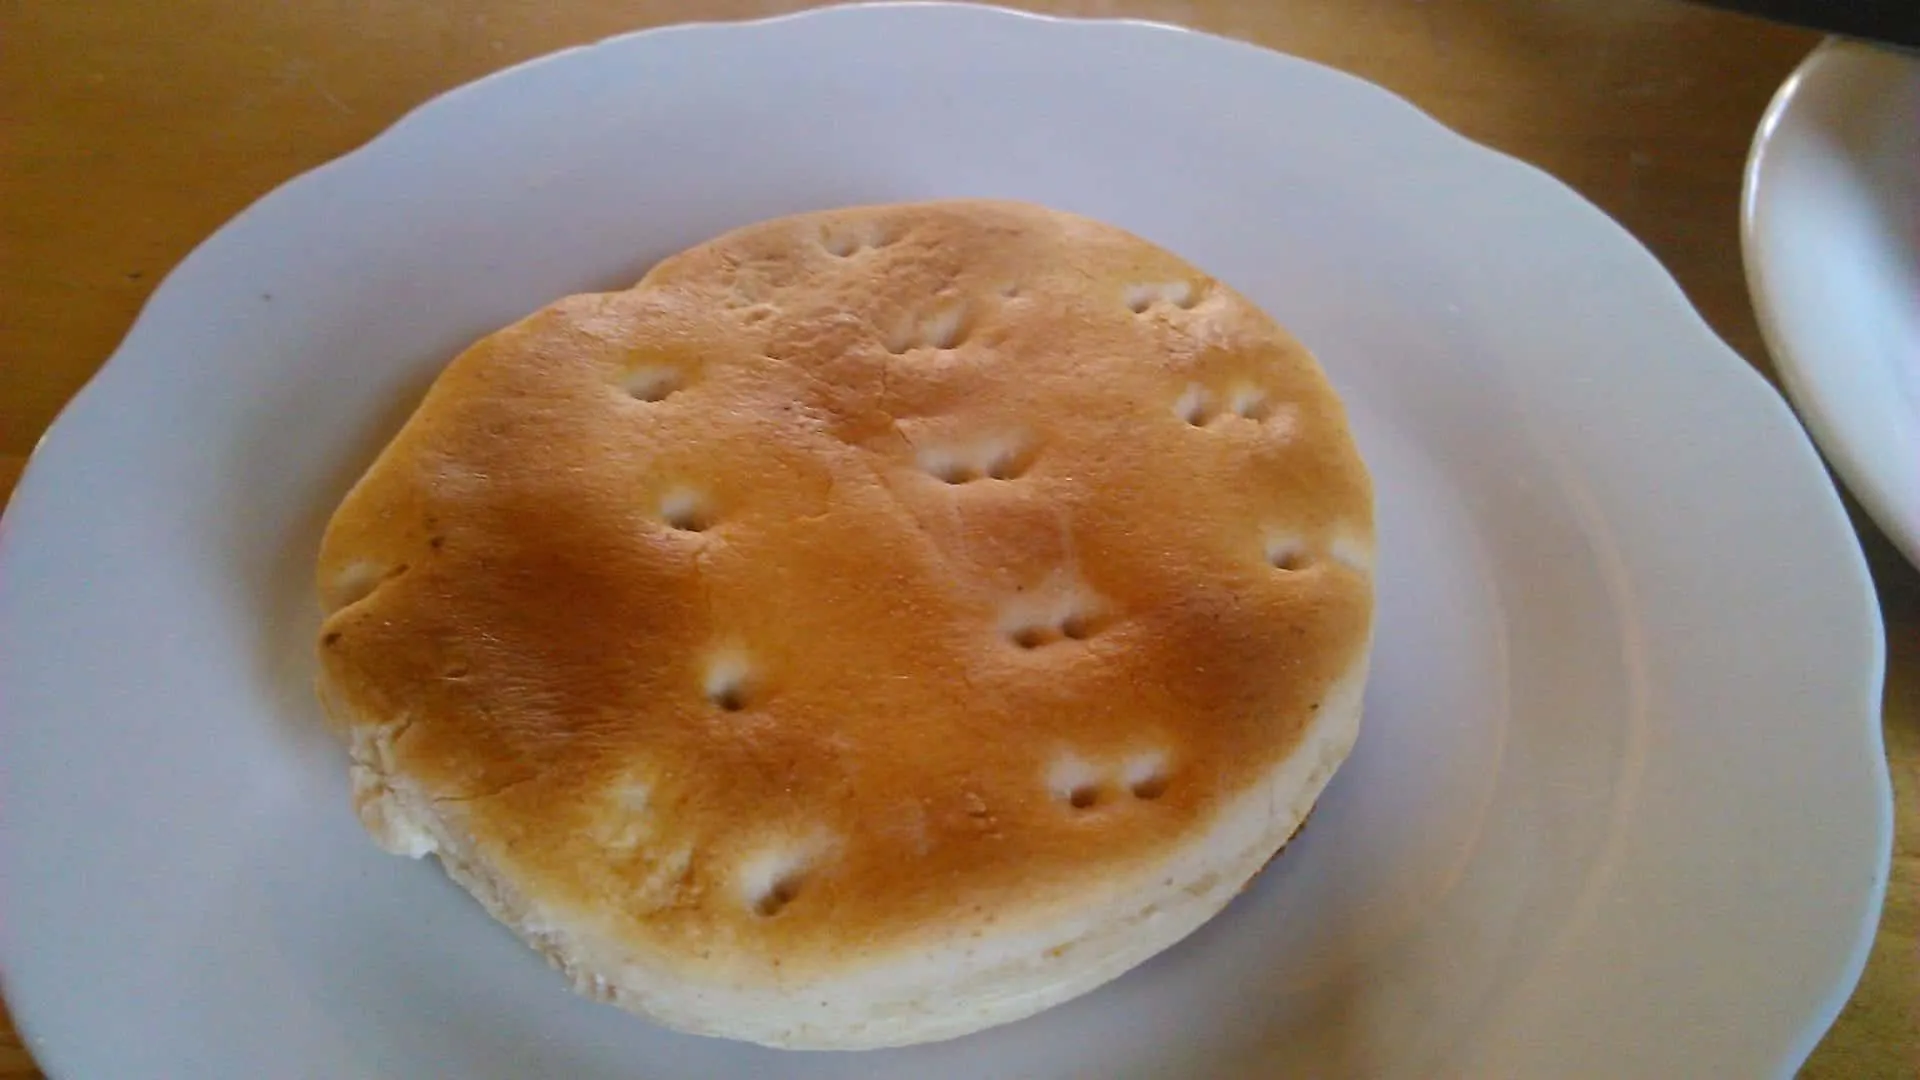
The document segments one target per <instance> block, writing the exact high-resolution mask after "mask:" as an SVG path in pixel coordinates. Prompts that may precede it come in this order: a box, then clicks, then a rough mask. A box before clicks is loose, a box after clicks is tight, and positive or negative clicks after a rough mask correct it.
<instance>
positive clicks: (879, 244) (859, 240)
mask: <svg viewBox="0 0 1920 1080" xmlns="http://www.w3.org/2000/svg"><path fill="white" fill-rule="evenodd" d="M892 242H893V238H892V237H891V236H889V235H888V234H887V231H886V230H885V229H884V228H883V227H882V226H881V225H880V223H879V222H877V221H872V220H868V221H858V222H836V223H835V224H832V225H828V226H826V227H825V228H823V229H822V230H821V231H820V246H821V247H822V248H823V249H825V250H826V253H827V254H829V255H832V256H833V257H834V258H836V259H844V258H847V257H849V256H852V255H856V254H858V253H859V252H860V251H861V250H862V249H865V248H883V247H886V246H887V245H888V244H890V243H892Z"/></svg>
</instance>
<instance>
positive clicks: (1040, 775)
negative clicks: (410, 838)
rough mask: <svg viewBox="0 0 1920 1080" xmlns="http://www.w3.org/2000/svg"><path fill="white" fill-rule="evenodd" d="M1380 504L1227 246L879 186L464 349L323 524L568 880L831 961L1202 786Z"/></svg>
mask: <svg viewBox="0 0 1920 1080" xmlns="http://www.w3.org/2000/svg"><path fill="white" fill-rule="evenodd" d="M1240 413H1246V414H1248V415H1245V416H1243V415H1240ZM1371 547H1372V510H1371V496H1370V493H1369V488H1368V481H1367V476H1366V473H1365V470H1364V468H1363V466H1362V465H1361V462H1360V460H1359V458H1358V457H1357V455H1356V453H1355V451H1354V448H1353V446H1352V443H1351V441H1350V439H1349V437H1348V434H1347V431H1346V427H1345V420H1344V416H1343V413H1342V410H1341V408H1340V405H1339V403H1338V401H1337V399H1336V398H1335V397H1334V395H1333V393H1332V391H1331V390H1330V389H1329V388H1328V386H1327V384H1326V382H1325V380H1324V377H1323V376H1322V374H1321V372H1320V370H1319V368H1318V367H1317V365H1316V364H1315V363H1314V361H1313V360H1312V358H1311V357H1310V356H1309V355H1308V354H1307V353H1306V352H1305V351H1304V350H1303V349H1302V348H1301V347H1300V346H1299V345H1298V344H1297V343H1295V342H1294V341H1293V340H1292V339H1291V338H1290V337H1288V336H1287V335H1286V334H1285V333H1283V332H1282V331H1281V330H1279V329H1278V328H1277V327H1276V326H1275V325H1274V324H1273V323H1272V322H1271V321H1270V320H1269V319H1268V318H1267V317H1266V316H1264V315H1263V314H1262V313H1260V312H1259V311H1258V310H1257V309H1255V308H1254V307H1253V306H1252V305H1251V304H1249V303H1247V302H1246V301H1245V300H1244V299H1242V298H1241V297H1240V296H1238V295H1237V294H1236V293H1234V292H1233V291H1232V290H1230V289H1229V288H1227V287H1226V286H1224V285H1223V284H1221V283H1219V282H1217V281H1214V280H1211V279H1209V278H1207V277H1206V276H1204V275H1203V274H1201V273H1199V272H1198V271H1196V270H1195V269H1193V268H1192V267H1191V266H1188V265H1187V264H1185V263H1184V262H1182V261H1180V260H1178V259H1177V258H1175V257H1173V256H1172V255H1170V254H1168V253H1166V252H1164V251H1161V250H1160V249H1158V248H1155V247H1153V246H1151V245H1148V244H1146V243H1144V242H1143V241H1140V240H1138V239H1136V238H1134V237H1132V236H1130V235H1128V234H1125V233H1123V232H1121V231H1119V230H1117V229H1113V228H1111V227H1108V226H1105V225H1101V224H1097V223H1095V222H1092V221H1088V220H1085V219H1081V218H1077V217H1072V216H1068V215H1064V214H1058V213H1054V212H1051V211H1047V210H1042V209H1039V208H1036V207H1030V206H1024V205H1020V204H1010V203H995V202H943V203H927V204H913V205H902V206H887V207H871V208H858V209H852V210H845V211H838V212H831V213H822V214H809V215H803V216H800V217H794V218H786V219H781V220H779V221H774V222H768V223H765V224H761V225H756V226H752V227H749V228H746V229H742V230H740V231H737V232H734V233H731V234H728V235H726V236H723V237H721V238H719V239H717V240H715V241H712V242H711V243H708V244H705V245H702V246H700V247H697V248H695V249H693V250H691V251H688V252H686V253H684V254H681V255H679V256H676V257H674V258H671V259H668V260H667V261H665V262H663V263H662V264H660V265H659V266H658V267H656V268H655V269H654V270H653V272H651V273H649V274H648V275H647V276H646V278H645V279H644V280H643V281H641V282H640V284H639V285H637V286H636V287H634V288H633V289H630V290H627V291H623V292H616V293H610V294H600V295H588V296H575V297H569V298H567V299H565V300H562V301H560V302H558V303H556V304H554V305H552V306H550V307H548V308H546V309H545V310H543V311H540V312H538V313H536V314H535V315H533V316H531V317H529V318H527V319H526V320H523V321H522V322H520V323H518V324H515V325H514V326H511V327H508V328H507V329H505V330H502V331H500V332H499V333H497V334H494V335H492V336H491V337H488V338H486V339H485V340H483V341H481V342H480V343H478V344H476V345H475V346H474V347H473V348H471V349H469V350H468V351H467V352H465V353H463V354H462V355H461V356H460V357H458V358H457V359H456V360H455V361H454V362H453V363H452V364H451V365H450V366H449V367H448V368H447V370H446V371H445V373H444V374H443V375H442V376H441V377H440V379H439V380H438V381H437V382H436V383H435V384H434V386H433V388H432V390H431V391H430V392H429V393H428V395H427V397H426V399H425V401H424V402H423V403H422V405H421V406H420V408H419V410H418V411H417V413H416V414H415V415H414V416H413V418H412V419H411V420H410V421H409V422H408V423H407V425H406V427H405V428H404V429H403V430H402V431H401V433H400V434H399V435H398V436H397V437H396V438H395V439H394V441H393V443H392V444H391V445H390V446H389V447H388V448H387V449H386V451H385V452H384V453H383V454H382V455H381V456H380V458H379V460H378V461H377V462H376V463H375V464H374V466H373V467H372V468H371V469H370V470H369V471H368V473H367V474H366V476H365V477H364V478H363V479H362V480H361V481H360V483H359V484H358V485H357V486H356V487H355V488H354V490H353V491H352V493H351V494H350V495H349V496H348V498H347V499H346V501H345V502H344V503H343V505H342V506H341V507H340V509H339V511H338V512H337V513H336V515H335V517H334V519H333V521H332V523H331V525H330V527H329V529H328V532H327V536H326V539H325V543H324V546H323V551H322V556H321V560H320V584H321V591H322V595H323V599H324V600H325V602H326V606H327V608H328V610H329V611H331V612H332V614H331V615H330V616H329V617H328V619H327V621H326V624H325V626H324V628H323V631H322V647H321V655H322V662H323V667H324V678H325V680H326V682H327V684H328V686H329V690H330V693H331V694H332V695H333V696H334V697H335V698H336V699H337V702H338V705H339V707H340V715H341V716H342V717H344V718H345V719H344V721H343V722H345V723H348V724H350V725H390V726H391V727H392V728H393V730H394V731H395V732H396V734H395V736H394V742H393V757H394V765H395V768H396V770H397V771H398V772H400V773H403V774H404V775H405V776H407V777H408V778H409V779H410V780H411V782H413V783H414V784H416V785H418V786H419V788H421V789H422V790H424V791H425V792H427V793H428V794H429V795H430V796H432V797H433V798H436V799H445V800H459V802H458V803H457V805H458V807H459V810H460V817H461V821H462V823H463V826H464V828H465V829H466V830H468V831H469V833H470V834H471V838H472V841H473V844H474V846H475V848H476V849H477V850H480V851H482V852H483V853H484V854H485V855H486V856H487V857H488V859H489V861H490V862H491V863H492V864H493V865H494V866H495V868H496V869H497V870H498V872H500V873H501V874H503V875H504V876H506V877H509V878H511V879H512V880H513V881H514V882H515V883H516V885H517V886H518V887H519V888H520V889H521V890H522V891H523V892H524V893H525V894H526V895H528V896H530V897H533V898H536V899H537V900H538V901H539V902H540V903H541V904H543V905H544V906H545V908H546V909H548V910H551V911H553V912H556V913H564V914H565V915H567V916H568V917H578V918H585V919H591V920H593V921H595V923H596V924H597V925H598V926H600V927H601V928H602V930H603V931H604V932H605V933H606V934H607V935H608V936H610V937H612V938H614V939H616V940H619V941H620V942H622V943H623V944H624V945H625V946H626V947H628V948H629V949H630V950H631V951H632V955H633V956H634V957H635V958H636V959H637V960H644V961H649V962H658V963H661V964H666V965H671V966H680V967H684V968H685V969H687V970H701V969H702V966H703V965H706V966H713V965H723V966H731V967H734V968H738V967H739V966H741V965H742V964H748V965H751V964H754V963H771V962H774V961H772V960H770V959H769V958H778V960H777V962H778V963H781V964H784V965H785V966H786V969H787V971H788V972H789V974H791V973H793V972H795V971H831V970H840V969H844V968H847V967H851V966H857V965H858V964H859V963H861V962H862V960H863V958H870V957H871V956H873V955H875V953H876V951H878V952H891V951H894V950H897V949H903V948H911V947H912V946H913V944H914V942H915V941H916V937H917V935H918V934H919V933H921V932H922V930H923V929H924V928H925V927H927V926H930V925H938V926H941V927H943V928H944V931H943V932H951V930H952V928H953V927H955V926H964V925H971V926H973V927H976V928H978V927H985V926H988V925H991V924H993V923H994V922H995V921H996V920H999V919H1012V920H1016V921H1019V920H1027V919H1041V918H1044V917H1045V916H1046V913H1047V912H1049V911H1055V910H1059V908H1060V906H1061V905H1070V904H1073V903H1075V902H1077V900H1078V899H1080V898H1084V897H1085V896H1086V895H1087V894H1088V892H1089V890H1098V889H1099V888H1100V887H1101V882H1102V881H1103V880H1106V879H1109V878H1110V877H1111V875H1112V873H1113V871H1115V870H1116V869H1117V868H1120V867H1124V866H1128V865H1137V864H1138V863H1139V862H1140V861H1142V860H1148V859H1152V858H1155V857H1157V856H1159V855H1160V854H1162V853H1164V852H1165V851H1167V850H1169V849H1170V848H1172V847H1175V846H1178V845H1180V844H1182V843H1183V841H1185V840H1187V839H1189V838H1191V837H1192V836H1194V835H1196V834H1197V833H1198V832H1199V831H1201V830H1202V829H1204V827H1205V826H1206V824H1207V822H1208V820H1209V815H1211V814H1212V813H1213V812H1214V811H1215V810H1217V809H1218V808H1219V807H1220V806H1222V805H1223V804H1224V803H1225V802H1226V801H1227V800H1230V799H1231V798H1232V797H1233V796H1235V795H1237V794H1240V793H1242V792H1245V791H1248V790H1251V789H1253V788H1254V787H1256V786H1257V785H1258V784H1259V783H1260V781H1261V779H1262V778H1263V777H1264V776H1266V775H1267V774H1269V773H1270V772H1271V771H1272V770H1273V769H1274V768H1275V767H1276V764H1277V763H1278V762H1281V761H1283V760H1285V759H1286V758H1287V757H1288V756H1289V755H1290V754H1291V753H1292V752H1293V750H1294V748H1295V746H1296V745H1297V743H1298V740H1299V733H1300V731H1301V729H1302V727H1303V725H1304V724H1305V723H1306V721H1307V720H1308V719H1309V718H1310V717H1311V715H1312V714H1313V710H1315V709H1316V708H1317V707H1318V702H1319V698H1320V695H1322V694H1323V693H1324V692H1325V691H1326V690H1327V688H1328V687H1329V686H1330V685H1331V684H1332V683H1333V681H1334V680H1335V679H1336V678H1338V677H1339V676H1340V675H1341V674H1342V673H1343V672H1345V671H1347V670H1348V669H1349V668H1350V667H1351V666H1352V665H1353V664H1354V663H1355V662H1356V658H1358V657H1361V656H1362V655H1363V653H1364V650H1365V648H1366V643H1367V636H1368V625H1369V618H1370V611H1371V584H1370V575H1369V572H1368V569H1367V566H1366V565H1365V564H1366V561H1367V558H1368V553H1370V551H1371ZM1276 562H1278V563H1281V564H1283V565H1284V567H1285V568H1281V567H1278V566H1276V565H1275V563H1276ZM1133 789H1137V791H1138V794H1136V793H1135V791H1134V790H1133ZM1076 803H1090V805H1084V806H1082V805H1076ZM448 805H453V804H448Z"/></svg>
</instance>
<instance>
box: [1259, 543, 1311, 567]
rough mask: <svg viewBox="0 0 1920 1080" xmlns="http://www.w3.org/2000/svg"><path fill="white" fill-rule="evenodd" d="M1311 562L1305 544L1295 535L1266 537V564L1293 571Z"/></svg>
mask: <svg viewBox="0 0 1920 1080" xmlns="http://www.w3.org/2000/svg"><path fill="white" fill-rule="evenodd" d="M1311 562H1312V558H1311V556H1310V555H1309V553H1308V550H1307V544H1306V542H1305V541H1304V540H1301V539H1300V538H1299V537H1297V536H1290V535H1284V534H1276V535H1273V536H1269V537H1267V564H1268V565H1269V566H1272V567H1273V568H1274V569H1275V570H1281V571H1285V572H1286V573H1289V574H1291V573H1294V572H1296V571H1300V570H1305V569H1306V568H1307V567H1308V565H1310V564H1311Z"/></svg>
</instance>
